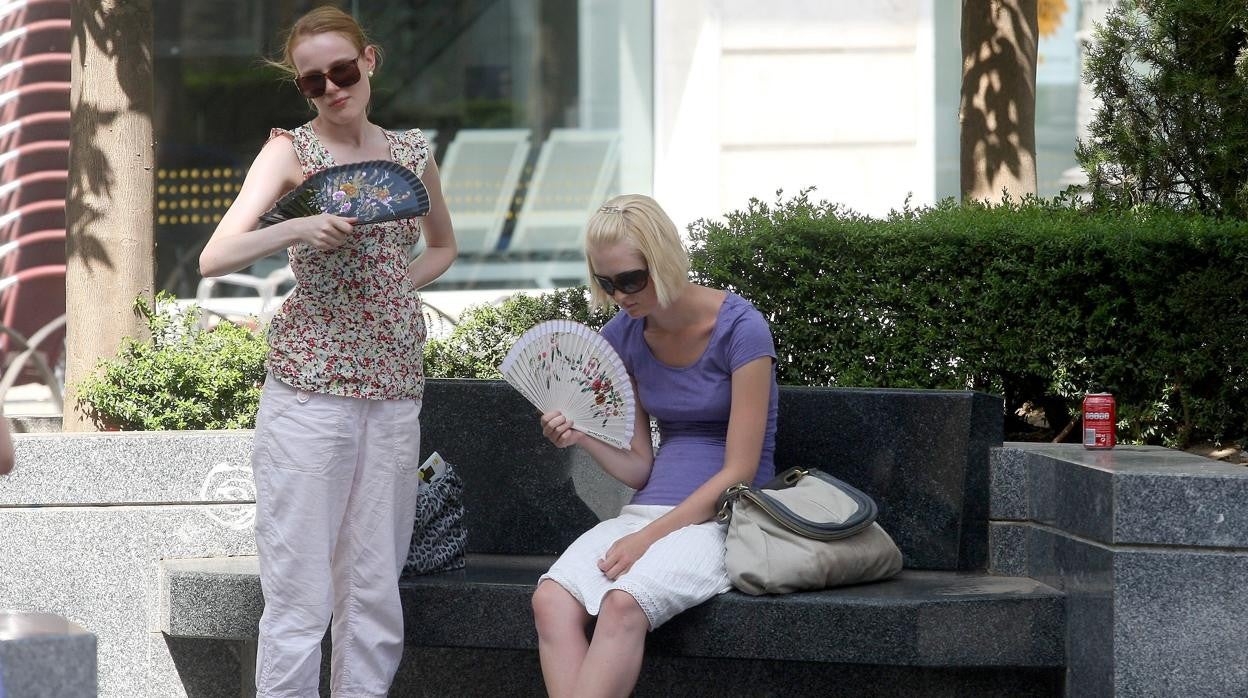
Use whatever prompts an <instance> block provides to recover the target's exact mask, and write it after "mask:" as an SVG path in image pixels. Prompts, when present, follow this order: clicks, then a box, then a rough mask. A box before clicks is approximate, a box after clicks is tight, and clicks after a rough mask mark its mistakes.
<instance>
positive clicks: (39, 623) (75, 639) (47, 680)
mask: <svg viewBox="0 0 1248 698" xmlns="http://www.w3.org/2000/svg"><path fill="white" fill-rule="evenodd" d="M95 671H96V661H95V636H94V635H92V634H91V633H89V632H87V631H86V630H85V629H84V628H83V627H82V626H80V625H78V624H77V623H73V622H70V621H67V620H65V619H64V618H61V617H60V616H56V615H52V614H48V613H41V612H30V611H25V612H24V611H0V679H3V680H2V681H0V686H3V687H4V689H5V691H7V692H8V695H10V696H13V697H14V698H17V697H18V696H22V697H25V698H94V696H95V695H96V679H95Z"/></svg>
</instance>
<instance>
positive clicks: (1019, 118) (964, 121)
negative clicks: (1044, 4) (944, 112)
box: [960, 0, 1038, 198]
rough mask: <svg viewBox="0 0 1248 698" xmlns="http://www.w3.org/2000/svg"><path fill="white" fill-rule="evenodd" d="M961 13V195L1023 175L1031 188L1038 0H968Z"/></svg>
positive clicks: (991, 191)
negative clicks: (1029, 182)
mask: <svg viewBox="0 0 1248 698" xmlns="http://www.w3.org/2000/svg"><path fill="white" fill-rule="evenodd" d="M962 12H963V17H962V98H961V107H960V120H961V139H962V144H961V145H962V147H961V153H962V155H961V182H962V194H963V196H964V197H966V196H968V195H969V196H973V197H974V198H984V197H993V198H995V197H996V195H998V194H999V193H1000V191H1001V189H1002V187H1003V186H1006V185H1008V184H1011V183H1012V182H1017V181H1019V180H1025V179H1030V180H1032V181H1033V185H1032V188H1033V189H1034V179H1035V151H1036V133H1035V112H1036V95H1035V85H1036V80H1035V76H1036V55H1037V48H1036V42H1037V40H1038V36H1037V19H1036V0H1010V1H1009V2H1003V1H1000V0H994V1H993V2H982V1H976V2H970V1H967V0H964V1H963V3H962ZM1024 157H1027V158H1029V159H1030V162H1026V161H1025V160H1024ZM1028 169H1030V172H1028V171H1027V170H1028ZM1006 173H1008V174H1009V175H1012V179H1010V178H1009V177H1004V176H1003V175H1004V174H1006ZM1012 193H1014V194H1015V195H1016V197H1017V195H1018V194H1022V193H1025V192H1012Z"/></svg>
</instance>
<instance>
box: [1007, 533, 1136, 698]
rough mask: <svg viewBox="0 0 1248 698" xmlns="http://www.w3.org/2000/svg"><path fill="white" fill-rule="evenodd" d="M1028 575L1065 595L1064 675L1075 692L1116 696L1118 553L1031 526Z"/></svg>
mask: <svg viewBox="0 0 1248 698" xmlns="http://www.w3.org/2000/svg"><path fill="white" fill-rule="evenodd" d="M1027 528H1028V531H1027V533H1028V541H1027V547H1028V552H1029V558H1028V573H1029V575H1030V576H1031V577H1034V578H1036V579H1040V580H1042V581H1044V582H1045V583H1047V584H1049V585H1050V586H1053V587H1056V588H1058V589H1061V590H1062V591H1063V592H1065V594H1066V663H1067V664H1066V674H1067V689H1068V690H1069V691H1070V695H1072V696H1112V695H1114V692H1113V691H1114V589H1115V583H1114V552H1113V551H1112V550H1111V549H1109V548H1107V547H1105V546H1102V545H1099V544H1095V543H1089V542H1086V541H1082V540H1079V539H1076V538H1072V537H1070V536H1067V535H1062V534H1060V533H1055V532H1052V531H1048V530H1044V529H1040V528H1037V527H1034V526H1028V527H1027Z"/></svg>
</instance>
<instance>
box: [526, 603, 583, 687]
mask: <svg viewBox="0 0 1248 698" xmlns="http://www.w3.org/2000/svg"><path fill="white" fill-rule="evenodd" d="M533 621H534V623H535V624H536V625H537V651H538V656H539V657H540V658H541V662H542V678H543V679H544V680H545V681H546V692H547V693H549V694H550V696H551V698H565V696H577V695H578V694H577V693H576V692H575V688H576V679H577V676H578V675H579V674H580V670H581V666H582V664H583V663H584V662H585V653H586V652H587V651H588V650H589V638H588V637H587V636H586V634H585V629H586V628H587V627H588V626H589V621H590V615H589V613H588V612H587V611H586V610H585V607H584V606H582V605H581V602H580V601H577V600H576V597H575V596H573V595H572V594H569V593H568V591H567V590H566V589H564V588H563V587H562V586H560V585H559V583H558V582H554V581H552V580H549V579H546V580H543V581H542V583H541V584H539V585H537V591H535V592H533Z"/></svg>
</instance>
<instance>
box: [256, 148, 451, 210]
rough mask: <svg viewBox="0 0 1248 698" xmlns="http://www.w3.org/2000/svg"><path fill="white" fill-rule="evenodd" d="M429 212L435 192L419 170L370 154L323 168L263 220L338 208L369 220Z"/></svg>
mask: <svg viewBox="0 0 1248 698" xmlns="http://www.w3.org/2000/svg"><path fill="white" fill-rule="evenodd" d="M428 212H429V192H428V190H426V189H425V185H424V182H422V181H421V180H420V177H418V176H417V175H416V173H415V172H412V171H411V170H409V169H407V168H406V167H403V166H402V165H400V164H398V163H395V162H390V161H388V160H370V161H367V162H356V163H350V164H347V165H338V166H335V167H330V168H327V169H324V170H321V171H320V172H318V173H316V174H315V175H312V176H311V177H309V178H308V179H307V181H305V182H304V183H303V184H301V185H299V187H297V188H296V189H294V190H293V191H291V192H290V193H289V194H287V195H285V196H283V197H282V198H281V199H279V200H278V202H277V203H276V204H275V205H274V206H273V208H271V209H270V210H268V211H266V212H265V213H264V215H262V216H261V217H260V220H261V221H262V222H263V223H265V224H273V223H280V222H281V221H284V220H287V219H289V218H299V217H302V216H314V215H316V214H318V213H332V214H334V215H336V216H344V217H355V218H358V219H359V221H358V222H359V223H360V224H365V223H381V222H385V221H392V220H397V219H400V218H414V217H416V216H423V215H425V214H426V213H428Z"/></svg>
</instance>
